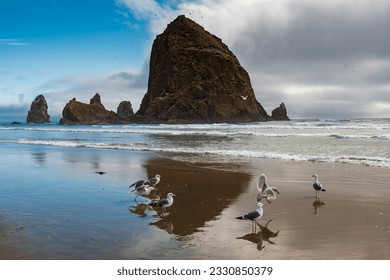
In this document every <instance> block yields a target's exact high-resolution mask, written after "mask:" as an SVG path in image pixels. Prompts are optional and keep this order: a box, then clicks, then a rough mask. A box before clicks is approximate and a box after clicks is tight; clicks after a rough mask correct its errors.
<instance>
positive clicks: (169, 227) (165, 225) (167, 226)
mask: <svg viewBox="0 0 390 280" xmlns="http://www.w3.org/2000/svg"><path fill="white" fill-rule="evenodd" d="M150 225H153V226H156V227H158V228H159V229H162V230H164V231H166V232H168V233H169V234H172V233H173V223H172V222H168V221H166V220H158V221H156V222H153V223H150Z"/></svg>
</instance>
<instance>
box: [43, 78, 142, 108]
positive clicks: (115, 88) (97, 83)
mask: <svg viewBox="0 0 390 280" xmlns="http://www.w3.org/2000/svg"><path fill="white" fill-rule="evenodd" d="M36 92H39V93H42V94H43V95H44V96H45V99H46V101H47V102H48V106H49V114H52V115H58V114H61V113H62V110H63V108H64V107H65V104H66V103H68V102H69V100H71V99H73V98H76V99H77V100H78V101H80V102H83V103H89V100H90V99H91V98H92V97H93V96H94V95H95V93H99V94H100V96H101V100H102V103H103V105H104V106H105V107H106V109H108V110H113V111H114V112H116V110H117V107H118V105H119V103H120V102H121V101H130V102H131V103H132V106H133V109H134V111H136V110H138V108H139V105H140V102H141V100H142V97H143V95H144V94H145V93H146V76H145V75H144V74H139V73H132V72H129V71H120V72H115V73H109V74H105V75H100V76H68V77H63V78H60V79H56V80H52V81H49V82H47V83H45V84H44V85H42V86H40V87H39V88H38V89H36Z"/></svg>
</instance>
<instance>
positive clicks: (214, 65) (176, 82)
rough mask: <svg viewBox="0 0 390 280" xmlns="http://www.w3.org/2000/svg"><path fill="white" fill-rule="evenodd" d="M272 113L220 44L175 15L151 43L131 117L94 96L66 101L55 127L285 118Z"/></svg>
mask: <svg viewBox="0 0 390 280" xmlns="http://www.w3.org/2000/svg"><path fill="white" fill-rule="evenodd" d="M282 105H283V106H282ZM275 110H276V111H275ZM275 110H274V112H273V114H272V116H269V115H268V114H267V112H266V111H265V110H264V108H263V106H262V105H261V104H260V103H259V102H258V100H257V99H256V96H255V94H254V91H253V88H252V85H251V81H250V78H249V75H248V73H247V71H246V70H245V69H244V68H243V67H242V66H241V65H240V62H239V61H238V59H237V57H236V56H235V55H234V54H233V53H232V52H231V51H230V50H229V48H228V47H227V46H226V45H225V44H224V43H223V42H222V40H221V39H220V38H218V37H216V36H215V35H213V34H211V33H209V32H208V31H206V30H205V29H204V28H203V27H201V26H200V25H198V24H197V23H195V22H194V21H192V20H190V19H188V18H186V17H185V16H183V15H181V16H179V17H177V18H176V19H175V20H174V21H173V22H171V23H170V24H168V26H167V28H166V29H165V31H164V32H163V33H162V34H160V35H158V36H157V37H156V39H155V40H154V43H153V46H152V51H151V56H150V67H149V80H148V90H147V92H146V94H145V96H144V97H143V99H142V102H141V106H140V108H139V110H138V111H137V112H136V113H135V114H134V112H133V109H132V107H131V103H130V102H129V101H124V102H122V103H121V104H120V105H119V106H118V110H117V113H115V112H113V111H109V110H107V109H106V108H105V107H104V106H103V104H102V103H101V101H100V95H99V94H96V95H95V96H94V97H93V98H92V99H91V101H90V104H85V103H81V102H79V101H76V99H73V100H71V101H69V103H67V104H66V106H65V108H64V109H63V112H62V115H63V117H62V119H61V120H60V124H121V123H172V124H175V123H218V122H255V121H271V120H287V119H288V117H287V110H286V107H285V106H284V104H283V103H282V104H281V105H280V107H279V108H277V109H275Z"/></svg>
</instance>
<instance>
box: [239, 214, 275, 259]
mask: <svg viewBox="0 0 390 280" xmlns="http://www.w3.org/2000/svg"><path fill="white" fill-rule="evenodd" d="M271 221H272V220H269V221H268V222H267V223H266V224H265V225H264V226H262V225H261V224H260V223H257V224H258V225H259V227H260V230H259V231H258V232H252V233H248V234H245V235H244V236H241V237H237V239H243V240H247V241H250V242H253V243H255V244H256V246H257V250H259V251H261V250H263V249H264V248H265V245H263V241H267V242H268V243H269V244H273V245H274V244H275V242H274V241H272V240H270V238H275V237H277V236H278V234H279V230H278V231H276V232H275V231H271V230H270V229H269V228H268V225H269V223H270V222H271Z"/></svg>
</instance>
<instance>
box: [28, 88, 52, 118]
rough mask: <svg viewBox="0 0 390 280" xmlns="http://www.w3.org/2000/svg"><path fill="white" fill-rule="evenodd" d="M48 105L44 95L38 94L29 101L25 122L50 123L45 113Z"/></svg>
mask: <svg viewBox="0 0 390 280" xmlns="http://www.w3.org/2000/svg"><path fill="white" fill-rule="evenodd" d="M47 109H48V105H47V102H46V99H45V97H44V96H43V95H42V94H40V95H38V96H37V97H36V98H35V99H34V100H33V102H32V103H31V106H30V110H29V111H28V113H27V123H29V124H31V123H50V115H49V114H48V113H47Z"/></svg>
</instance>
